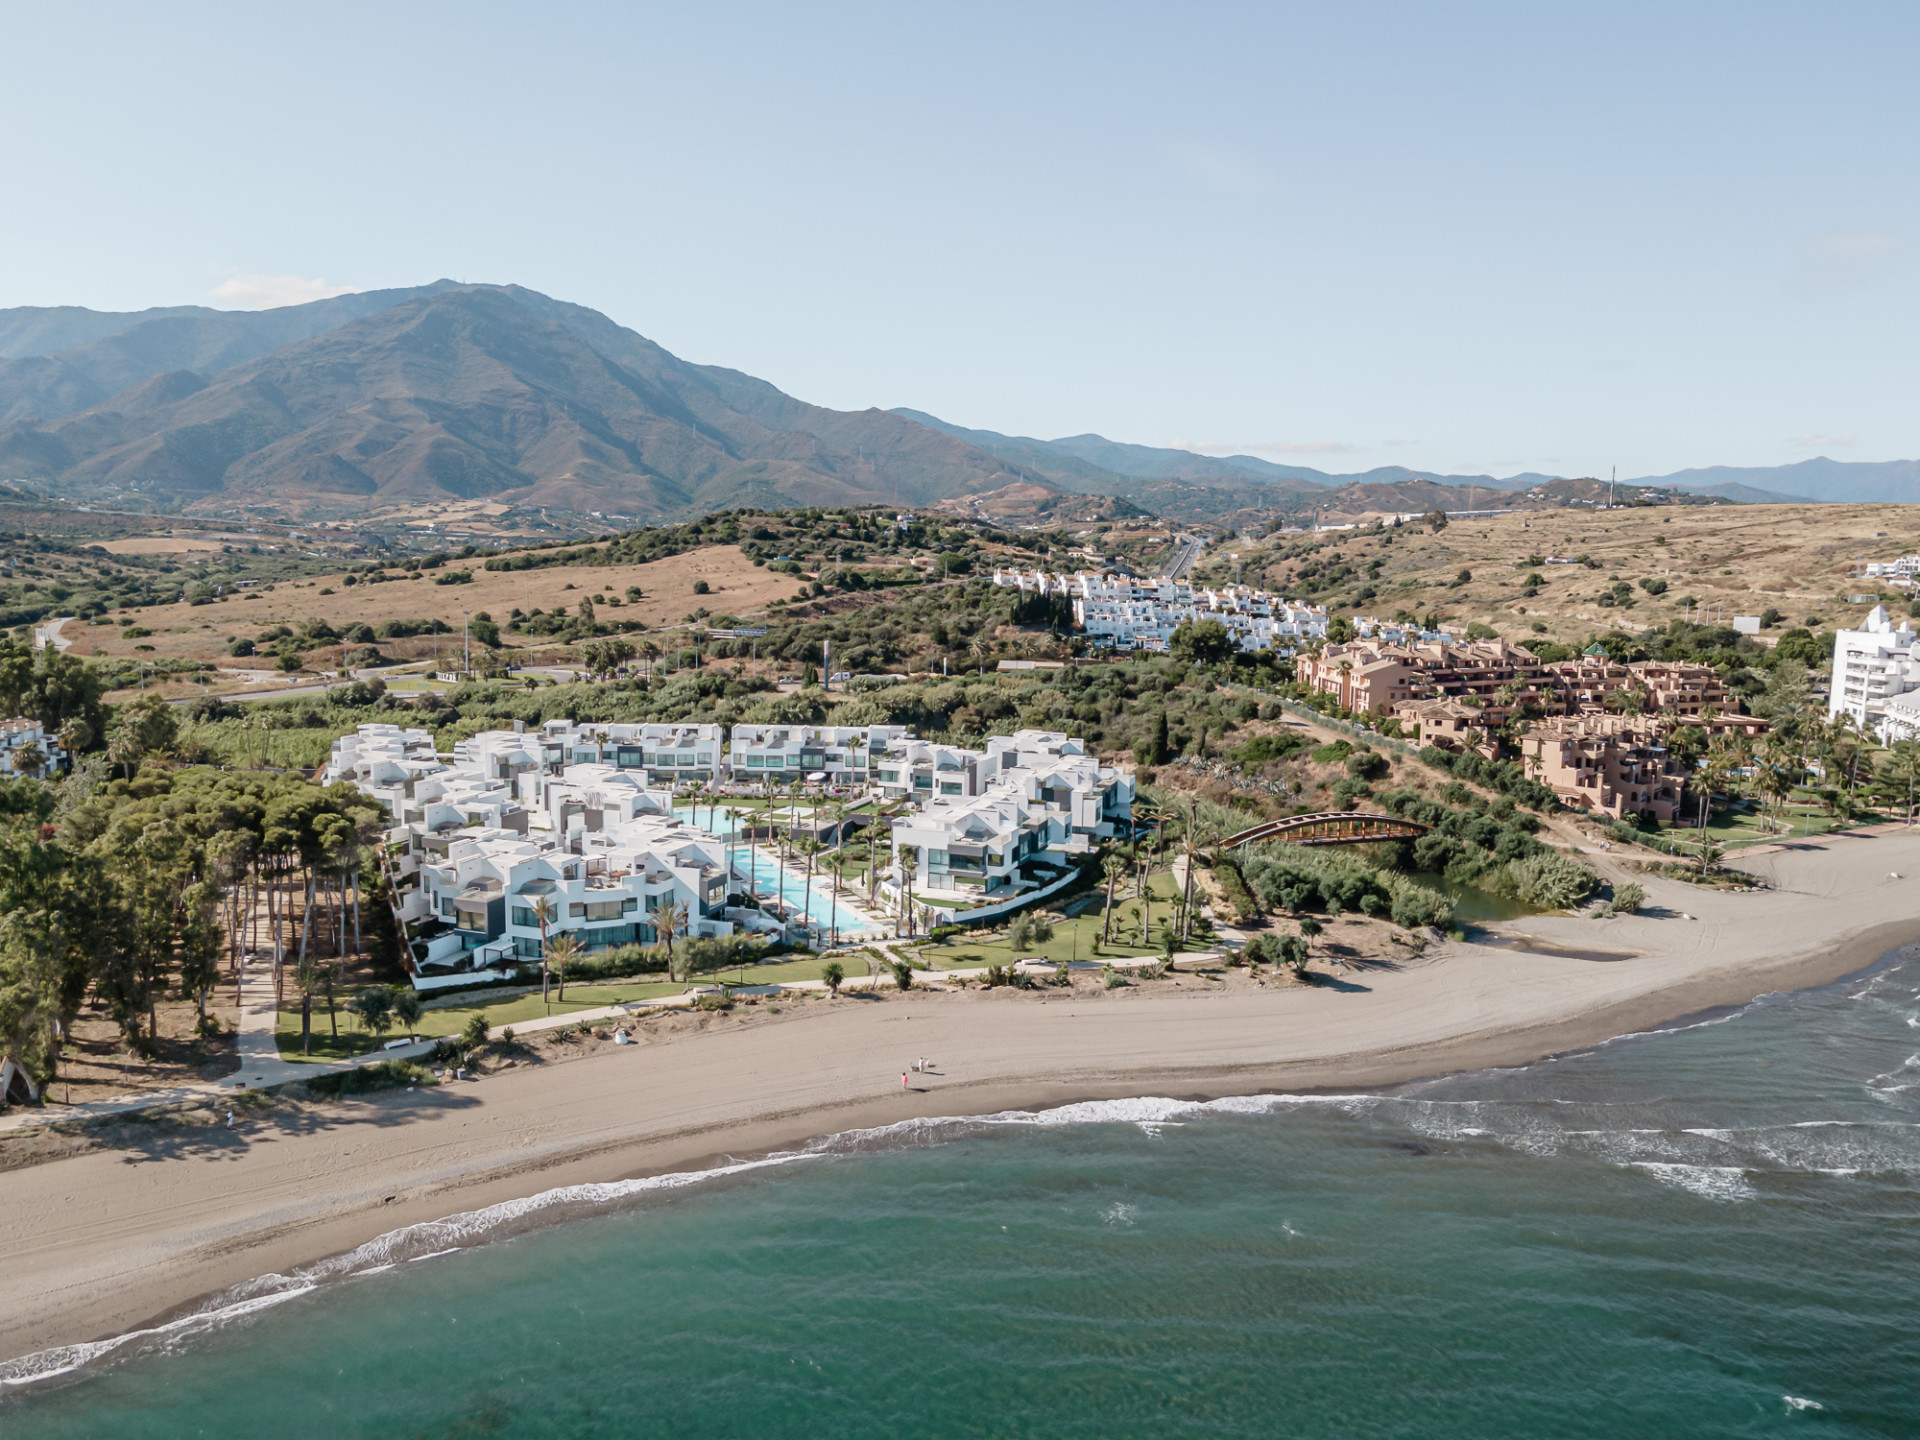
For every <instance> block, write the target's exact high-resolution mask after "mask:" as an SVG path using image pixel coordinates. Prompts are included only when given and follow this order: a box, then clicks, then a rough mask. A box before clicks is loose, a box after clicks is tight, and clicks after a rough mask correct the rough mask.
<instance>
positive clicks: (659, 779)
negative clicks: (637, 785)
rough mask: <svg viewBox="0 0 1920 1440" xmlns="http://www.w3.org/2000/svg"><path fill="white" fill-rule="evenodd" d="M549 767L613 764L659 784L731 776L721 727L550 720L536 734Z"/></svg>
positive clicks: (724, 735) (557, 768)
mask: <svg viewBox="0 0 1920 1440" xmlns="http://www.w3.org/2000/svg"><path fill="white" fill-rule="evenodd" d="M538 739H539V743H540V748H541V753H542V757H543V760H544V763H545V764H546V766H547V768H548V769H549V770H552V771H556V772H557V771H558V770H559V769H561V768H562V767H564V766H567V765H613V766H616V767H618V768H619V769H622V770H644V771H645V772H646V774H647V778H648V779H650V780H652V781H653V782H654V783H655V784H665V785H673V784H683V783H689V782H701V783H706V782H711V781H715V780H719V779H722V778H723V777H724V776H725V775H726V773H727V754H726V750H727V747H726V744H725V740H726V732H725V730H724V728H723V727H721V726H719V725H610V724H588V723H581V724H575V723H574V722H572V721H570V720H549V721H547V722H546V723H545V724H544V725H542V726H541V727H540V729H539V732H538Z"/></svg>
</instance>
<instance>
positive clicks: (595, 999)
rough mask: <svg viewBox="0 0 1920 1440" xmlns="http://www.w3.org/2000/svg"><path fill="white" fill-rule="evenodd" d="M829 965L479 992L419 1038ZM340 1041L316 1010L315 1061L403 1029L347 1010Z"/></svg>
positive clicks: (283, 1042)
mask: <svg viewBox="0 0 1920 1440" xmlns="http://www.w3.org/2000/svg"><path fill="white" fill-rule="evenodd" d="M826 963H827V962H826V961H824V960H822V959H820V958H819V957H818V956H817V955H809V956H807V957H805V958H803V959H798V960H773V961H769V962H767V963H765V964H762V965H749V966H747V967H746V968H745V970H740V969H731V970H717V971H712V972H710V973H705V974H700V975H695V976H694V977H693V978H692V980H690V981H688V980H675V981H671V982H669V981H667V980H626V981H616V982H615V983H613V984H580V985H569V986H568V987H567V998H566V999H565V1000H564V1001H563V1000H559V999H555V998H552V997H553V996H554V995H555V994H557V992H558V989H559V987H558V986H555V987H553V989H552V990H550V991H549V998H548V999H547V1000H544V1001H543V1000H542V999H541V998H540V995H539V992H537V991H536V992H534V993H533V994H531V995H500V994H493V993H490V992H488V991H485V990H478V991H475V992H474V993H473V994H472V995H471V996H470V997H462V999H463V1001H464V1002H465V1003H462V1004H458V1005H436V1006H434V1007H433V1008H431V1009H429V1010H427V1011H425V1012H423V1013H422V1014H421V1016H420V1024H419V1025H418V1026H417V1027H416V1028H415V1030H414V1032H413V1033H414V1034H416V1035H421V1036H429V1037H439V1036H442V1035H458V1034H459V1033H460V1032H461V1031H463V1030H465V1029H466V1028H467V1021H468V1020H470V1019H472V1018H473V1016H475V1015H477V1014H484V1015H485V1016H486V1017H487V1024H489V1025H491V1026H493V1027H494V1028H495V1029H498V1028H499V1027H501V1026H503V1025H518V1024H521V1023H523V1022H525V1021H528V1020H539V1019H544V1018H546V1017H547V1016H548V1015H571V1014H573V1013H575V1012H577V1011H581V1010H601V1009H604V1008H606V1007H607V1006H609V1005H624V1004H627V1003H628V1002H630V1001H633V1000H656V999H659V998H661V997H662V996H671V995H678V994H680V993H682V992H683V991H684V990H685V989H686V988H687V986H688V985H689V984H698V985H718V984H729V985H739V984H747V985H781V984H786V983H789V982H791V981H795V980H818V979H819V978H820V971H821V969H822V968H823V967H824V966H825V965H826ZM840 963H841V965H842V966H843V967H844V968H845V970H846V973H847V975H848V976H849V977H850V978H855V977H860V976H864V975H865V974H866V973H867V967H866V964H865V962H864V961H863V960H861V959H860V957H859V956H854V957H852V958H850V959H846V960H842V961H841V962H840ZM339 1020H340V1038H339V1040H338V1041H335V1040H334V1039H333V1037H332V1036H331V1035H330V1034H329V1032H328V1026H327V1012H326V1008H325V1007H324V1006H316V1007H315V1009H314V1016H313V1032H314V1033H313V1051H312V1055H311V1057H310V1058H312V1059H314V1060H340V1059H344V1058H346V1057H347V1056H350V1055H360V1054H364V1053H365V1052H366V1051H368V1050H371V1049H373V1048H374V1046H375V1044H376V1043H384V1042H385V1041H387V1040H393V1039H397V1038H399V1036H400V1035H401V1034H402V1033H403V1032H402V1031H400V1030H399V1029H398V1028H396V1029H395V1030H393V1031H391V1032H389V1033H388V1034H386V1035H384V1036H382V1037H380V1041H379V1042H376V1041H375V1040H374V1038H373V1037H371V1036H369V1035H368V1034H367V1033H366V1032H365V1031H363V1030H361V1029H360V1028H359V1027H360V1022H359V1021H358V1020H357V1019H355V1018H354V1017H353V1016H352V1015H349V1014H348V1013H347V1012H346V1011H345V1010H344V1009H342V1010H341V1011H340V1013H339ZM276 1039H277V1040H278V1041H279V1045H280V1053H281V1054H282V1055H283V1056H285V1057H286V1058H287V1059H289V1060H298V1059H300V1058H302V1057H301V1054H300V1010H299V1007H298V1006H295V1007H294V1008H292V1009H290V1010H283V1011H281V1012H280V1025H279V1030H278V1033H277V1035H276Z"/></svg>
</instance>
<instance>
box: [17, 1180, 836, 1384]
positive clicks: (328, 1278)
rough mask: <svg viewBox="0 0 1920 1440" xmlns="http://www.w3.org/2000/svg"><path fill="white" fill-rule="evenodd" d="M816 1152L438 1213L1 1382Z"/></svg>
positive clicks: (26, 1361) (172, 1337) (76, 1348)
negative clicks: (539, 1223) (533, 1224)
mask: <svg viewBox="0 0 1920 1440" xmlns="http://www.w3.org/2000/svg"><path fill="white" fill-rule="evenodd" d="M816 1158H818V1157H817V1156H816V1155H815V1154H813V1153H811V1152H807V1151H783V1152H781V1153H779V1154H775V1155H768V1156H764V1157H762V1158H760V1159H757V1160H740V1161H735V1162H733V1163H732V1164H728V1165H716V1166H714V1167H713V1168H712V1169H710V1170H682V1171H675V1172H673V1173H671V1174H667V1175H649V1176H645V1177H643V1178H641V1179H637V1180H613V1181H606V1182H601V1183H594V1184H585V1185H561V1186H557V1187H555V1188H554V1189H552V1190H542V1191H540V1192H539V1193H538V1194H534V1195H528V1196H526V1197H524V1198H522V1199H518V1200H505V1201H502V1202H500V1203H499V1204H497V1205H488V1206H486V1207H484V1208H482V1209H479V1210H469V1211H464V1212H462V1213H460V1214H457V1215H449V1216H446V1217H445V1218H443V1219H440V1220H427V1221H423V1222H421V1223H419V1224H416V1225H403V1226H401V1227H400V1228H399V1229H397V1230H389V1231H388V1232H387V1233H386V1234H384V1235H378V1236H376V1237H374V1238H373V1239H372V1240H369V1241H367V1243H366V1244H364V1245H360V1246H357V1247H356V1248H354V1249H352V1250H349V1251H347V1252H345V1253H344V1254H340V1255H333V1256H329V1257H328V1258H327V1259H325V1260H318V1261H315V1262H314V1263H313V1264H311V1265H303V1266H301V1267H299V1268H298V1269H296V1270H294V1271H293V1272H292V1273H291V1274H287V1275H282V1274H279V1273H277V1272H271V1273H268V1274H265V1275H258V1276H255V1277H254V1278H253V1279H251V1280H247V1281H243V1282H242V1283H240V1284H239V1285H236V1286H234V1287H233V1288H231V1289H229V1290H227V1291H224V1292H223V1293H222V1294H220V1295H219V1296H217V1297H215V1298H214V1299H213V1300H212V1301H211V1302H210V1303H209V1304H207V1305H205V1306H204V1307H202V1308H201V1309H199V1310H196V1311H194V1312H193V1313H191V1314H188V1315H183V1316H180V1317H179V1318H178V1319H175V1320H171V1321H168V1322H167V1323H166V1324H164V1325H156V1326H153V1327H151V1328H149V1329H144V1330H130V1331H128V1332H127V1333H126V1334H124V1335H116V1336H113V1337H111V1338H109V1339H106V1340H97V1341H92V1342H89V1343H87V1344H83V1345H63V1346H59V1347H57V1348H54V1349H50V1350H39V1351H35V1352H34V1353H32V1354H30V1355H23V1356H20V1357H19V1358H18V1359H14V1360H8V1361H5V1362H0V1388H5V1387H9V1386H19V1385H31V1384H35V1383H37V1382H39V1381H43V1380H51V1379H53V1378H54V1377H55V1376H59V1375H66V1374H69V1373H71V1372H72V1371H74V1370H77V1369H80V1368H81V1367H83V1366H86V1365H90V1364H94V1363H96V1362H98V1361H100V1360H103V1359H107V1358H109V1357H112V1356H115V1355H117V1354H120V1353H123V1352H125V1351H127V1349H128V1347H132V1349H133V1350H135V1351H140V1352H145V1351H147V1350H150V1349H152V1348H155V1347H156V1346H165V1345H167V1344H171V1343H173V1342H175V1341H176V1340H178V1339H179V1338H180V1337H183V1336H186V1335H191V1334H197V1333H201V1332H204V1331H206V1330H208V1329H211V1328H215V1327H217V1326H219V1325H222V1324H226V1323H229V1322H231V1321H235V1320H239V1319H243V1318H245V1317H246V1316H248V1315H252V1314H255V1313H256V1312H258V1311H260V1310H264V1309H266V1308H268V1307H269V1306H273V1305H278V1304H280V1303H281V1302H282V1301H286V1300H292V1299H296V1298H298V1297H299V1296H302V1295H308V1294H311V1293H312V1292H313V1291H315V1290H317V1289H318V1288H319V1287H320V1286H321V1285H323V1284H328V1283H332V1282H335V1281H340V1280H346V1279H351V1278H356V1277H359V1276H364V1275H375V1274H379V1273H380V1272H382V1271H386V1270H391V1269H393V1268H394V1267H395V1266H396V1265H398V1264H402V1263H407V1262H411V1261H416V1260H432V1259H437V1258H439V1257H440V1256H443V1255H450V1254H452V1253H454V1252H455V1251H458V1250H466V1249H470V1248H472V1247H473V1246H475V1245H478V1244H482V1243H485V1242H487V1241H489V1240H497V1239H501V1238H503V1237H505V1236H506V1235H509V1234H513V1233H516V1232H517V1231H518V1230H520V1229H523V1228H526V1226H527V1225H528V1223H529V1222H530V1221H535V1220H538V1219H541V1218H545V1217H546V1216H548V1215H549V1214H551V1212H555V1211H562V1210H564V1211H567V1212H572V1213H579V1212H584V1211H589V1210H595V1209H604V1208H607V1207H609V1206H613V1205H618V1204H620V1203H622V1202H626V1201H630V1200H633V1199H635V1198H636V1197H639V1196H642V1195H647V1194H652V1193H658V1192H662V1191H670V1190H679V1189H684V1188H686V1187H687V1186H690V1185H700V1184H704V1183H706V1182H708V1181H711V1180H719V1179H724V1178H725V1177H727V1176H730V1175H743V1174H746V1173H748V1172H750V1171H754V1170H765V1169H769V1168H772V1167H775V1166H781V1165H791V1164H795V1163H797V1162H799V1161H803V1160H812V1159H816Z"/></svg>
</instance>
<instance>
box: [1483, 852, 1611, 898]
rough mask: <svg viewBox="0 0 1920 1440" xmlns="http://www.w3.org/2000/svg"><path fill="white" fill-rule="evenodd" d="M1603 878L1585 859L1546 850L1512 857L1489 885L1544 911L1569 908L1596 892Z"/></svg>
mask: <svg viewBox="0 0 1920 1440" xmlns="http://www.w3.org/2000/svg"><path fill="white" fill-rule="evenodd" d="M1598 881H1599V877H1598V876H1597V875H1595V874H1594V873H1593V871H1592V870H1590V869H1589V868H1588V867H1587V866H1586V865H1585V864H1583V863H1582V862H1581V861H1579V860H1576V859H1574V857H1573V856H1571V855H1563V854H1561V853H1560V852H1559V851H1558V850H1544V849H1543V850H1542V851H1540V853H1538V854H1537V855H1529V856H1527V857H1526V858H1525V859H1523V860H1510V861H1508V862H1507V863H1506V864H1505V865H1502V866H1500V867H1499V868H1498V869H1496V870H1494V871H1492V872H1491V874H1490V875H1489V877H1488V879H1487V881H1486V882H1485V883H1486V885H1487V888H1488V889H1490V890H1493V891H1495V892H1496V893H1499V894H1504V895H1509V896H1511V897H1512V898H1514V899H1515V900H1518V901H1520V902H1521V903H1523V904H1526V905H1537V906H1539V907H1540V908H1541V909H1543V910H1567V909H1571V908H1572V907H1573V906H1575V905H1578V904H1579V903H1580V902H1581V901H1582V900H1584V899H1586V898H1587V896H1588V895H1590V894H1592V893H1593V888H1594V886H1595V885H1596V884H1597V883H1598Z"/></svg>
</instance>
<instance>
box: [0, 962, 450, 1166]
mask: <svg viewBox="0 0 1920 1440" xmlns="http://www.w3.org/2000/svg"><path fill="white" fill-rule="evenodd" d="M324 1018H325V1017H324V1016H322V1017H321V1019H322V1021H323V1022H324ZM276 1020H277V1013H276V1010H275V1008H274V1003H273V964H272V962H271V961H256V962H255V963H254V964H252V965H249V966H248V967H247V976H246V979H245V980H244V981H243V982H242V984H241V987H240V1032H239V1035H238V1037H237V1038H238V1041H239V1049H240V1068H239V1069H238V1070H237V1071H235V1072H234V1073H233V1074H232V1075H229V1076H227V1077H226V1078H225V1079H224V1080H196V1081H191V1082H189V1083H187V1084H183V1085H170V1086H167V1087H166V1088H165V1089H160V1090H135V1091H132V1092H130V1093H128V1094H126V1095H113V1096H109V1097H108V1098H107V1099H104V1100H89V1101H86V1102H85V1103H83V1104H79V1105H46V1106H43V1107H37V1108H32V1109H22V1110H18V1111H15V1112H14V1113H13V1114H11V1115H0V1133H4V1132H6V1131H9V1130H25V1129H30V1128H32V1127H34V1126H37V1125H57V1124H60V1123H61V1122H63V1121H67V1120H87V1119H97V1118H99V1117H101V1116H111V1115H124V1114H126V1113H128V1112H129V1111H133V1110H150V1109H152V1108H153V1107H154V1106H156V1105H182V1104H187V1103H189V1102H193V1101H208V1100H218V1099H219V1098H220V1097H221V1096H223V1095H237V1094H240V1093H242V1092H244V1091H248V1090H266V1089H269V1088H271V1087H272V1086H275V1085H285V1084H287V1083H288V1082H289V1081H293V1080H311V1079H313V1078H314V1077H316V1076H319V1075H327V1074H332V1073H334V1072H336V1071H340V1070H351V1069H354V1068H356V1067H357V1066H361V1065H377V1064H379V1063H381V1062H383V1061H386V1060H415V1059H418V1058H420V1057H421V1056H423V1055H425V1054H427V1053H429V1052H430V1051H431V1050H432V1049H433V1045H434V1042H433V1041H431V1040H422V1041H419V1042H417V1043H415V1044H412V1045H402V1046H395V1047H394V1048H393V1049H391V1050H373V1051H369V1052H368V1053H367V1054H365V1055H356V1056H354V1057H353V1058H352V1059H350V1060H304V1061H303V1060H283V1059H282V1058H281V1057H280V1050H279V1046H278V1045H277V1044H276V1042H275V1040H274V1027H275V1023H276Z"/></svg>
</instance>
